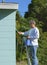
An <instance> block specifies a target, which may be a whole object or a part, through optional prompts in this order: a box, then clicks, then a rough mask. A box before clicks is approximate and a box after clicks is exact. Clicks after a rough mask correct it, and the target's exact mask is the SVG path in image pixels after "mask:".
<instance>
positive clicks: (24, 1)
mask: <svg viewBox="0 0 47 65" xmlns="http://www.w3.org/2000/svg"><path fill="white" fill-rule="evenodd" d="M1 1H2V0H0V2H1ZM4 1H6V2H16V3H18V4H19V9H18V10H19V11H20V14H21V15H22V16H24V14H25V12H26V11H27V10H28V4H29V3H30V2H31V0H4Z"/></svg>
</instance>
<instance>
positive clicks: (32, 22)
mask: <svg viewBox="0 0 47 65" xmlns="http://www.w3.org/2000/svg"><path fill="white" fill-rule="evenodd" d="M35 25H36V22H35V21H34V20H30V27H32V28H34V27H35Z"/></svg>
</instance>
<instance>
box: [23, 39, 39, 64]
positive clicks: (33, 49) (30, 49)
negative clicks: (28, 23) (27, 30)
mask: <svg viewBox="0 0 47 65" xmlns="http://www.w3.org/2000/svg"><path fill="white" fill-rule="evenodd" d="M25 42H26V39H24V43H25ZM25 47H26V53H27V59H28V65H31V58H32V65H38V58H37V55H36V54H37V48H38V46H25Z"/></svg>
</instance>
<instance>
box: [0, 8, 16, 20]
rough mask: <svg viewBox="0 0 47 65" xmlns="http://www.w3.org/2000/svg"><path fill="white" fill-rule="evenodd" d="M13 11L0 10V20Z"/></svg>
mask: <svg viewBox="0 0 47 65" xmlns="http://www.w3.org/2000/svg"><path fill="white" fill-rule="evenodd" d="M14 11H15V10H13V9H12V10H10V9H0V20H2V19H3V18H5V17H7V16H8V15H9V14H11V13H12V12H14ZM5 13H6V14H5Z"/></svg>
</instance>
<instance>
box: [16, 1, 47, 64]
mask: <svg viewBox="0 0 47 65" xmlns="http://www.w3.org/2000/svg"><path fill="white" fill-rule="evenodd" d="M30 20H35V21H36V23H37V24H36V26H37V27H38V28H39V31H40V38H39V48H38V53H37V56H38V59H39V65H44V64H45V65H47V28H45V27H47V22H46V21H47V0H32V2H31V3H30V4H29V6H28V12H26V13H25V18H24V17H21V16H20V14H19V13H17V21H16V28H17V29H18V30H19V31H23V32H24V31H27V30H29V29H30V26H29V21H30ZM44 26H45V27H44ZM43 27H44V28H43ZM43 30H44V32H43ZM45 30H46V31H45ZM16 38H17V40H16V44H17V49H16V50H17V54H16V55H17V60H20V57H21V59H22V60H25V59H27V58H26V52H25V51H26V50H25V48H23V50H22V55H21V47H22V44H23V41H22V38H23V36H22V35H19V34H18V33H17V34H16Z"/></svg>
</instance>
